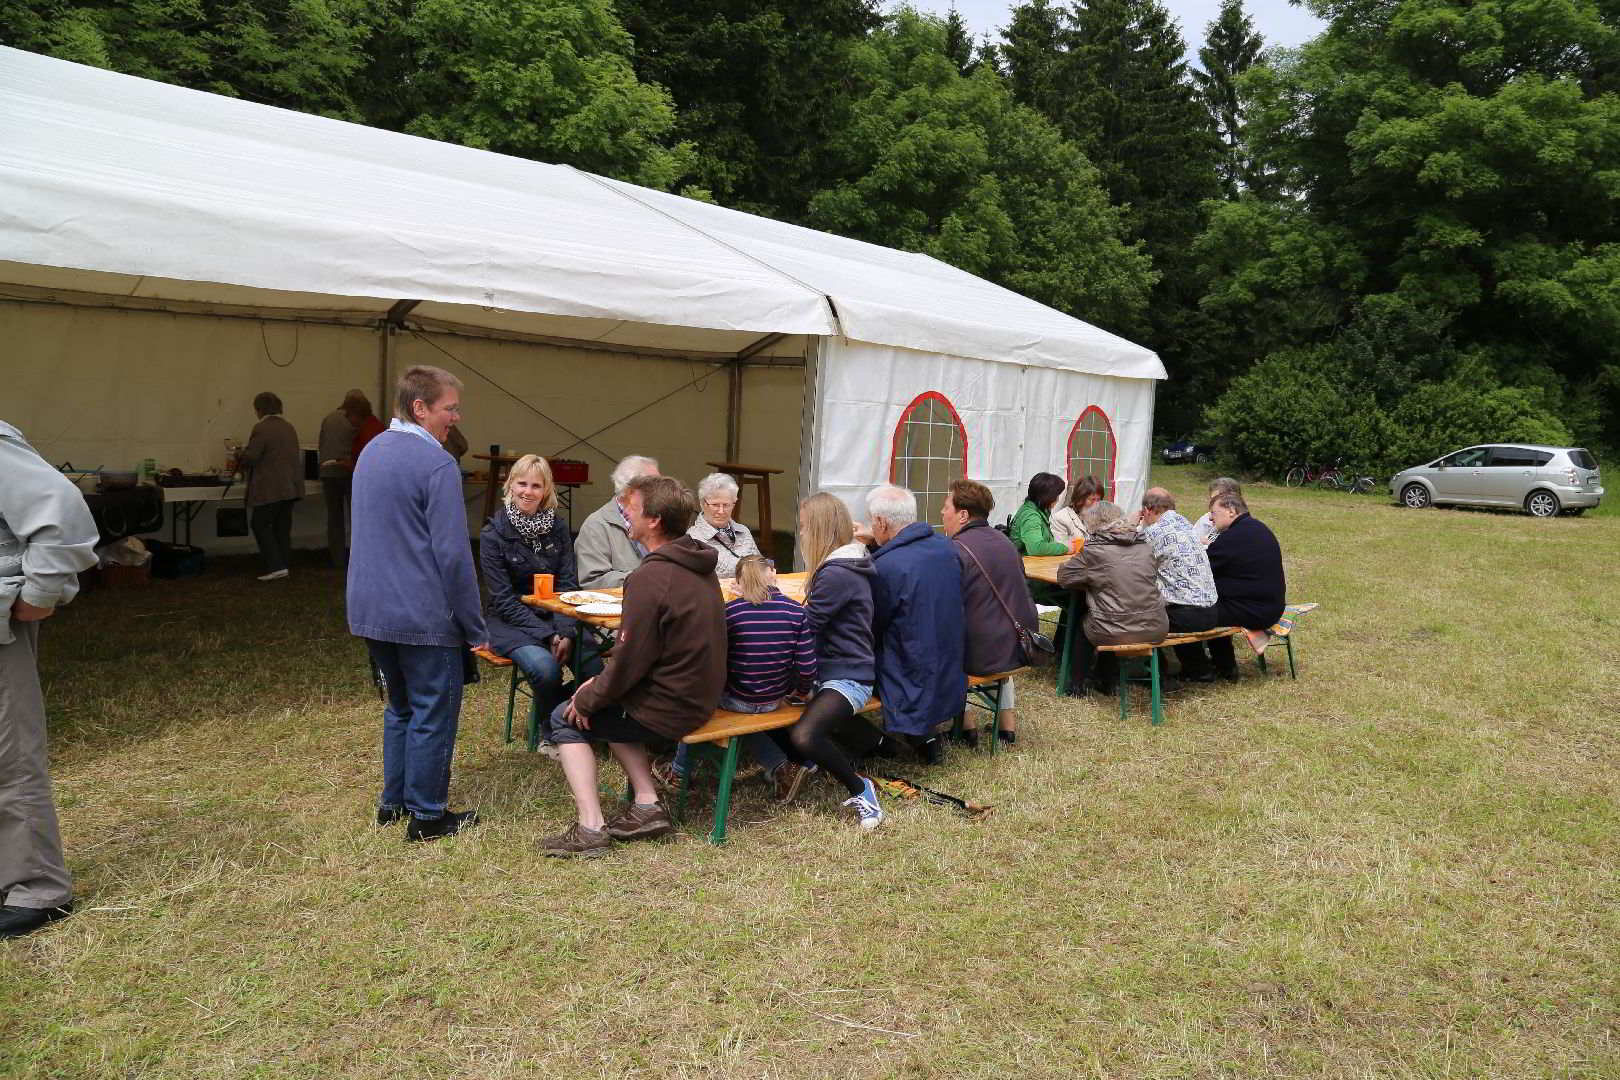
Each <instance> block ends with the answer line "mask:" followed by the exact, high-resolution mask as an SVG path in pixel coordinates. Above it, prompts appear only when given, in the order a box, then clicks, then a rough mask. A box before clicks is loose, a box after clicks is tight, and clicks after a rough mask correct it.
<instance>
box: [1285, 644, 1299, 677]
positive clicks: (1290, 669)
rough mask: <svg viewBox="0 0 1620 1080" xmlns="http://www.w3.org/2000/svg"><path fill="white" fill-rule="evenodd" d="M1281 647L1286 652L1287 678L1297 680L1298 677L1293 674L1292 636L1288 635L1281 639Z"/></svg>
mask: <svg viewBox="0 0 1620 1080" xmlns="http://www.w3.org/2000/svg"><path fill="white" fill-rule="evenodd" d="M1283 645H1284V647H1285V648H1287V650H1288V677H1289V678H1290V679H1297V678H1299V676H1298V675H1295V674H1294V635H1293V634H1289V635H1288V636H1287V637H1285V638H1283Z"/></svg>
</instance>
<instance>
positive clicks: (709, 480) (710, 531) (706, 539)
mask: <svg viewBox="0 0 1620 1080" xmlns="http://www.w3.org/2000/svg"><path fill="white" fill-rule="evenodd" d="M737 490H738V489H737V481H735V480H733V479H732V478H731V477H730V476H727V475H726V474H725V473H718V472H717V473H710V474H709V475H708V476H705V477H704V478H703V479H702V480H700V481H699V482H698V507H699V509H701V510H702V511H703V514H702V516H701V517H699V518H698V519H697V521H695V522H693V524H692V527H691V528H690V529H687V530H686V535H688V536H690V537H692V538H693V539H694V540H701V541H702V542H703V543H705V544H708V545H709V546H710V547H712V548H714V550H715V551H717V552H719V553H720V562H719V563H718V564H717V565H716V566H715V568H714V573H715V576H716V577H723V578H733V577H736V576H737V563H738V562H740V561H741V560H742V559H744V558H746V557H747V556H749V555H758V554H759V545H758V544H756V543H754V534H753V533H751V532H749V531H748V526H746V525H744V524H742V523H741V522H739V521H736V520H734V519H733V518H732V516H731V515H732V513H733V512H735V511H736V509H737Z"/></svg>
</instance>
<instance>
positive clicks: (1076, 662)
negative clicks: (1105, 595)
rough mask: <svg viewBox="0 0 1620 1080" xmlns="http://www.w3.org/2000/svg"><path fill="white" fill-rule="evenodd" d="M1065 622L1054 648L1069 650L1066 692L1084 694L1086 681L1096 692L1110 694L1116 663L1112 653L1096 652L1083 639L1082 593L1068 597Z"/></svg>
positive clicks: (1086, 607)
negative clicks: (1100, 691) (1069, 598)
mask: <svg viewBox="0 0 1620 1080" xmlns="http://www.w3.org/2000/svg"><path fill="white" fill-rule="evenodd" d="M1071 596H1072V598H1073V599H1072V600H1071V602H1070V604H1069V613H1068V618H1066V619H1065V620H1064V621H1063V622H1062V623H1061V624H1060V625H1059V626H1058V639H1057V641H1056V642H1054V644H1055V645H1056V646H1057V647H1058V648H1059V649H1068V650H1069V685H1068V687H1067V688H1066V689H1067V691H1068V692H1069V693H1071V694H1073V693H1076V692H1079V693H1084V692H1085V689H1086V684H1087V682H1088V681H1089V682H1090V683H1092V684H1093V685H1094V686H1095V687H1096V688H1097V689H1099V690H1103V691H1106V692H1108V693H1112V692H1113V688H1114V686H1115V684H1116V682H1117V680H1118V679H1119V661H1118V660H1116V659H1115V658H1114V654H1113V653H1101V654H1099V653H1098V652H1097V647H1096V646H1095V645H1093V644H1092V643H1091V640H1090V639H1089V638H1087V637H1086V631H1085V626H1084V625H1083V624H1084V622H1085V618H1086V612H1087V611H1088V610H1089V609H1090V605H1089V604H1088V603H1087V602H1086V594H1085V592H1084V591H1079V590H1077V591H1075V592H1073V593H1071Z"/></svg>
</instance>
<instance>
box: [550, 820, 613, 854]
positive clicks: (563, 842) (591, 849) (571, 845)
mask: <svg viewBox="0 0 1620 1080" xmlns="http://www.w3.org/2000/svg"><path fill="white" fill-rule="evenodd" d="M540 850H541V851H542V852H544V853H545V854H547V855H554V856H556V857H558V858H562V859H572V858H586V859H589V858H595V857H596V856H598V855H606V854H607V853H608V852H610V851H612V850H613V837H611V836H609V835H608V834H607V830H606V829H587V828H586V827H585V826H583V825H581V824H580V823H579V822H577V821H576V822H574V823H573V824H572V825H570V826H568V828H566V829H564V830H563V831H562V832H561V833H559V834H558V835H556V836H553V837H552V838H551V839H549V840H543V841H541V842H540Z"/></svg>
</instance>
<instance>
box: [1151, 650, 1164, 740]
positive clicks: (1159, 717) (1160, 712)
mask: <svg viewBox="0 0 1620 1080" xmlns="http://www.w3.org/2000/svg"><path fill="white" fill-rule="evenodd" d="M1148 678H1149V679H1151V680H1152V684H1153V712H1152V713H1151V714H1150V715H1151V716H1152V722H1153V723H1155V724H1162V723H1164V705H1163V702H1162V700H1161V699H1160V697H1159V650H1158V649H1152V650H1149V652H1148Z"/></svg>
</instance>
